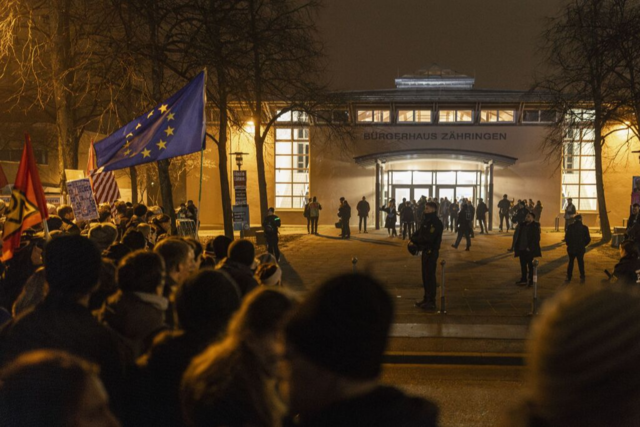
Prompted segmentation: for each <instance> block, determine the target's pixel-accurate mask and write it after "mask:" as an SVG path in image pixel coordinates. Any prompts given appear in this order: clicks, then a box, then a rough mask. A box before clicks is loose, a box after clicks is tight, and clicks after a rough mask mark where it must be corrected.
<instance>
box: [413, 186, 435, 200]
mask: <svg viewBox="0 0 640 427" xmlns="http://www.w3.org/2000/svg"><path fill="white" fill-rule="evenodd" d="M412 190H413V191H412V193H413V194H411V200H415V201H416V202H417V201H418V200H420V198H421V197H422V196H424V197H426V198H427V199H428V198H429V197H431V186H428V187H423V186H414V187H413V188H412Z"/></svg>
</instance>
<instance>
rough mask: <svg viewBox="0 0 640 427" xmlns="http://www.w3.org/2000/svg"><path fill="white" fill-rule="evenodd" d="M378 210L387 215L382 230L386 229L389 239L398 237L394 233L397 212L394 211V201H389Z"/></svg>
mask: <svg viewBox="0 0 640 427" xmlns="http://www.w3.org/2000/svg"><path fill="white" fill-rule="evenodd" d="M380 210H381V211H383V212H386V213H387V218H386V219H385V221H384V228H386V229H387V233H389V237H392V236H396V237H398V233H397V232H396V220H397V218H398V211H396V201H395V199H391V200H389V203H388V204H387V205H386V206H383V207H381V208H380Z"/></svg>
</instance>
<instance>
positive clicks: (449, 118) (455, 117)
mask: <svg viewBox="0 0 640 427" xmlns="http://www.w3.org/2000/svg"><path fill="white" fill-rule="evenodd" d="M438 121H439V122H440V123H473V110H440V112H439V116H438Z"/></svg>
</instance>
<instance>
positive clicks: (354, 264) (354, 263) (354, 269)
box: [351, 257, 358, 274]
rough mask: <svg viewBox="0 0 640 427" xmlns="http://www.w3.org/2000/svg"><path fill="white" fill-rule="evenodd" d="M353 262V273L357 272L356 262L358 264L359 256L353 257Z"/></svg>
mask: <svg viewBox="0 0 640 427" xmlns="http://www.w3.org/2000/svg"><path fill="white" fill-rule="evenodd" d="M351 264H353V274H356V264H358V258H356V257H353V258H351Z"/></svg>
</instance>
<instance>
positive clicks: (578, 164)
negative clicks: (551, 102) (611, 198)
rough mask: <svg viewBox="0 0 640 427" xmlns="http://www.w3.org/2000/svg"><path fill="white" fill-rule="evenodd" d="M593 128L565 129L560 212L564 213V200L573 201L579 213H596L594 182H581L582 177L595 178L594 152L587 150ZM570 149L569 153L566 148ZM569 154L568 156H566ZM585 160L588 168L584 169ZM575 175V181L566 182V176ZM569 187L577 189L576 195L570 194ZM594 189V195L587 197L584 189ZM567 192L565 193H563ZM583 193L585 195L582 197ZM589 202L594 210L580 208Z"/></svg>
mask: <svg viewBox="0 0 640 427" xmlns="http://www.w3.org/2000/svg"><path fill="white" fill-rule="evenodd" d="M591 135H593V128H592V127H591V126H572V127H570V128H567V130H566V132H565V136H564V138H563V142H562V163H561V172H560V212H563V211H564V208H565V206H566V200H567V199H568V198H571V199H573V202H574V205H575V206H576V209H577V210H578V211H579V212H586V213H597V212H598V194H597V187H596V182H595V179H594V182H583V175H590V176H593V177H594V178H595V174H596V167H595V152H593V151H592V150H589V149H588V148H587V147H588V146H589V144H591V145H593V144H594V140H593V139H592V137H590V136H591ZM568 147H571V148H570V152H569V151H567V148H568ZM568 154H570V155H568ZM585 159H587V160H588V162H589V163H588V164H589V167H585V165H586V163H585V161H584V160H585ZM575 175H577V181H576V182H571V181H573V180H568V179H567V177H568V176H575ZM569 187H577V191H578V194H577V196H576V195H573V194H570V191H568V190H569ZM587 187H595V190H596V192H595V194H593V195H587V194H586V191H587V190H586V188H587ZM565 190H567V191H565ZM583 191H585V193H584V194H585V195H583ZM583 200H585V201H586V200H590V201H592V203H593V202H594V203H595V206H594V209H586V208H582V201H583Z"/></svg>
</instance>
